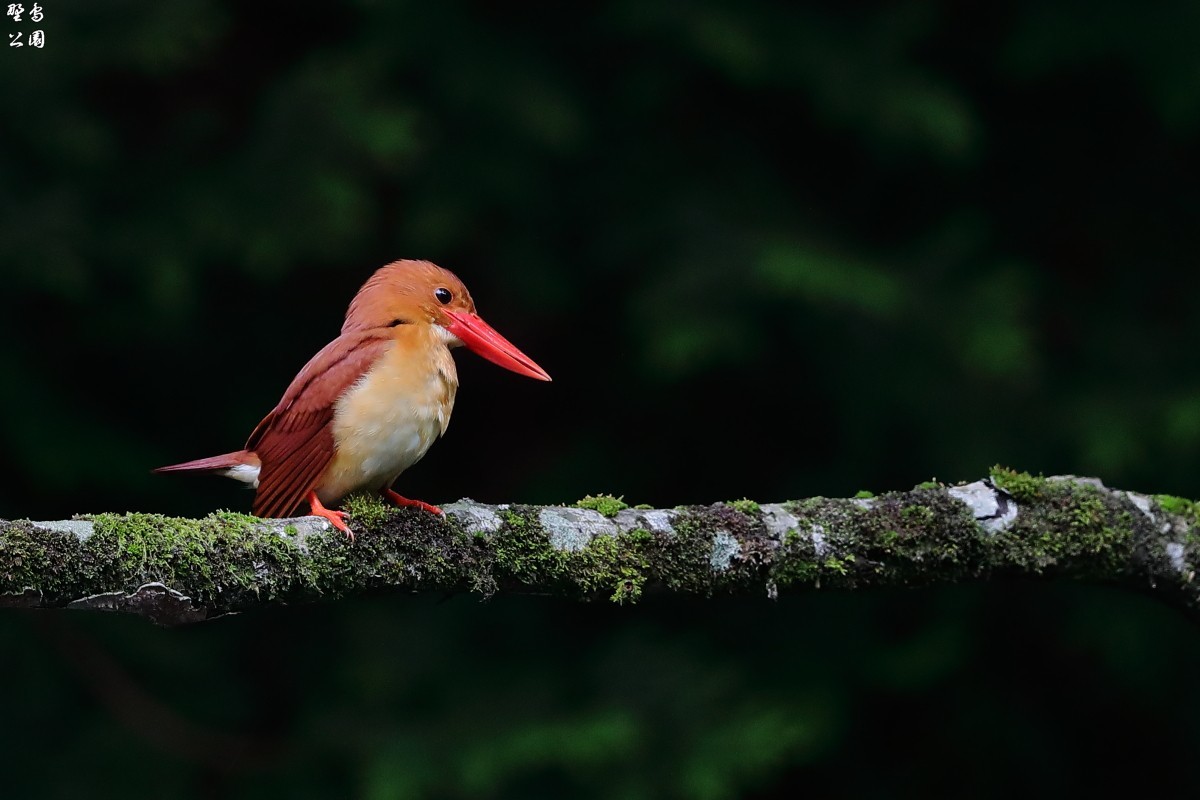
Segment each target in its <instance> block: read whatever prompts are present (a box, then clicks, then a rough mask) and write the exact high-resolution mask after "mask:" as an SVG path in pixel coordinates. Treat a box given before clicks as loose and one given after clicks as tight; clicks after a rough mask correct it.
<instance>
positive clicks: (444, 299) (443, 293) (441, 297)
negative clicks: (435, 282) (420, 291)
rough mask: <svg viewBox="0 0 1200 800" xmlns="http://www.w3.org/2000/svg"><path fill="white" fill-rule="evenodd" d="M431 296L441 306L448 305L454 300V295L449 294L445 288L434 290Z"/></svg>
mask: <svg viewBox="0 0 1200 800" xmlns="http://www.w3.org/2000/svg"><path fill="white" fill-rule="evenodd" d="M433 296H434V297H436V298H437V301H438V302H439V303H441V304H442V305H446V304H447V303H449V302H450V301H451V300H453V299H454V295H452V294H450V290H449V289H447V288H445V287H444V286H442V287H438V288H437V289H434V290H433Z"/></svg>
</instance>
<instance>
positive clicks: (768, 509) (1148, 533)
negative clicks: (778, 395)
mask: <svg viewBox="0 0 1200 800" xmlns="http://www.w3.org/2000/svg"><path fill="white" fill-rule="evenodd" d="M345 508H346V509H347V510H348V511H349V512H350V514H351V524H352V526H353V527H354V529H355V532H356V534H357V535H356V538H355V539H354V540H353V541H350V540H348V539H346V538H345V537H344V536H343V535H342V534H341V533H339V532H338V531H335V530H332V529H331V528H329V526H328V524H327V523H326V522H324V521H323V520H321V519H319V518H314V517H300V518H296V519H290V520H262V519H258V518H255V517H249V516H245V515H242V514H236V513H233V512H228V511H219V512H216V513H214V514H210V515H209V516H207V517H204V518H203V519H184V518H176V517H166V516H161V515H157V514H123V515H118V514H98V515H95V516H92V517H81V518H78V519H74V520H65V521H59V522H30V521H28V520H19V521H14V522H2V521H0V606H33V607H69V608H86V609H105V610H119V611H126V612H130V613H136V614H141V615H143V616H146V617H149V618H150V619H152V620H154V621H156V622H158V623H161V624H177V623H182V622H193V621H197V620H202V619H208V618H212V617H214V616H219V615H221V614H226V613H230V612H236V611H249V610H252V609H256V608H260V607H265V606H270V605H280V604H296V603H310V602H317V601H326V600H334V599H337V598H342V597H349V596H355V595H362V594H366V593H378V592H381V591H440V592H446V591H450V592H473V593H477V594H479V595H481V596H483V597H488V596H491V595H493V594H495V593H497V592H525V593H538V594H552V595H556V596H560V597H568V598H574V599H579V600H601V601H611V602H617V603H633V602H636V601H638V600H640V599H641V598H642V597H643V596H645V595H647V594H655V593H675V594H693V595H701V596H705V597H713V596H719V595H730V594H743V595H759V596H762V597H772V598H773V597H777V596H778V595H780V594H783V593H791V592H799V591H810V590H813V589H830V588H840V589H853V588H857V587H865V586H913V585H923V584H938V583H952V582H963V581H975V580H985V579H988V578H990V577H993V576H1041V577H1049V578H1062V579H1079V580H1090V581H1103V582H1107V583H1115V584H1122V585H1126V586H1129V587H1131V588H1136V589H1141V590H1153V591H1155V592H1157V593H1159V594H1160V595H1161V596H1163V597H1164V598H1165V599H1167V600H1169V601H1172V602H1174V603H1177V604H1180V605H1182V606H1183V607H1185V608H1186V609H1188V610H1189V611H1192V612H1195V611H1196V610H1197V608H1200V592H1198V591H1197V587H1196V585H1195V582H1194V577H1195V570H1196V564H1197V563H1198V560H1200V553H1198V548H1200V543H1198V539H1197V524H1198V520H1200V511H1198V507H1197V505H1196V504H1194V503H1192V502H1191V501H1188V500H1184V499H1182V498H1175V497H1168V496H1161V495H1160V496H1153V495H1143V494H1137V493H1132V492H1125V491H1120V490H1112V489H1108V488H1106V487H1104V486H1103V485H1102V484H1101V483H1100V482H1099V481H1097V480H1095V479H1080V478H1073V477H1070V476H1066V477H1053V478H1042V477H1034V476H1031V475H1028V474H1026V473H1018V472H1014V471H1011V470H1006V469H1001V468H996V469H993V470H992V471H991V473H990V475H989V476H988V477H987V478H986V479H983V480H979V481H975V482H973V483H969V484H962V485H958V486H947V485H944V484H940V483H935V482H926V483H923V484H921V485H919V486H917V487H914V488H913V489H911V490H908V491H895V492H887V493H883V494H879V495H872V494H871V493H868V492H860V493H859V496H856V497H854V498H848V499H837V498H823V497H814V498H809V499H805V500H795V501H789V502H783V503H760V502H756V501H753V500H749V499H745V498H743V499H741V500H734V501H730V502H727V503H714V504H712V505H707V506H685V507H679V508H673V509H652V508H646V507H634V508H630V507H628V506H627V505H626V504H625V503H624V502H623V500H622V499H620V498H613V497H609V496H595V497H593V496H590V495H589V496H588V497H586V498H584V499H583V500H582V501H580V502H579V503H578V504H577V505H575V506H528V505H498V506H497V505H487V504H483V503H475V502H472V501H470V500H463V501H460V502H457V503H452V504H450V505H448V506H445V510H446V512H447V513H446V516H445V517H435V516H433V515H430V514H428V513H426V512H423V511H419V510H414V509H394V508H391V507H389V506H385V505H383V504H382V503H381V502H380V501H378V500H377V499H375V498H373V497H366V496H357V497H352V498H349V499H348V500H347V502H346V503H345Z"/></svg>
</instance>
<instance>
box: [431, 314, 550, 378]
mask: <svg viewBox="0 0 1200 800" xmlns="http://www.w3.org/2000/svg"><path fill="white" fill-rule="evenodd" d="M446 313H447V314H449V315H450V324H449V325H447V326H446V330H448V331H450V333H452V334H454V335H455V336H457V337H458V338H459V339H461V340H462V343H463V344H465V345H466V346H467V347H468V348H469V349H470V350H471V352H473V353H477V354H478V355H481V356H483V357H484V358H486V359H487V360H488V361H491V362H492V363H493V364H498V365H500V366H502V367H504V368H505V369H510V370H512V371H513V372H515V373H517V374H518V375H525V376H526V377H529V378H537V379H538V380H539V381H548V380H550V375H549V374H548V373H547V372H546V370H544V369H542V368H541V367H539V366H538V365H537V364H535V363H534V361H533V359H532V358H530V357H529V356H527V355H525V354H524V353H522V352H521V351H520V350H518V349H517V346H516V345H514V344H513V343H512V342H510V341H509V340H508V339H505V338H504V337H503V336H501V335H500V334H499V333H497V332H496V329H495V328H493V327H492V326H491V325H488V324H487V323H486V322H484V321H483V320H482V319H480V318H479V316H478V315H477V314H471V313H469V312H466V311H446Z"/></svg>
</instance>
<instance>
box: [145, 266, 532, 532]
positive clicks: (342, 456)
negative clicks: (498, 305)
mask: <svg viewBox="0 0 1200 800" xmlns="http://www.w3.org/2000/svg"><path fill="white" fill-rule="evenodd" d="M461 345H465V346H466V347H467V348H468V349H469V350H472V351H474V352H476V353H478V354H479V355H481V356H483V357H484V358H486V359H488V360H489V361H491V362H493V363H495V364H499V365H500V366H502V367H504V368H505V369H510V370H512V371H513V372H516V373H518V374H520V375H526V376H528V377H530V378H537V379H538V380H542V381H548V380H550V376H549V375H548V374H547V373H546V371H545V370H544V369H542V368H541V367H539V366H538V365H537V364H535V363H534V362H533V360H532V359H531V358H529V356H527V355H525V354H524V353H522V352H521V351H520V350H518V349H517V348H516V346H515V345H513V344H512V343H511V342H509V341H508V340H507V339H505V338H504V337H503V336H501V335H500V334H499V333H497V332H496V330H495V329H493V328H492V326H490V325H488V324H487V323H486V322H484V321H483V320H482V319H481V318H480V317H479V315H478V314H476V313H475V304H474V302H472V300H471V295H470V294H469V293H468V292H467V287H466V286H464V285H463V283H462V281H460V280H459V279H458V278H457V277H456V276H455V275H454V273H452V272H450V271H449V270H446V269H442V268H441V267H439V266H437V265H435V264H432V263H430V262H428V261H395V262H393V263H391V264H388V265H387V266H385V267H381V268H380V269H378V270H377V271H376V272H375V274H374V275H372V276H371V277H370V278H369V279H368V280H367V282H366V283H365V284H363V286H362V288H361V289H359V290H358V293H357V294H356V295H355V296H354V299H353V300H351V301H350V308H349V309H348V310H347V312H346V321H345V323H344V324H343V325H342V332H341V335H340V336H338V337H337V338H336V339H334V340H333V341H332V342H330V343H329V344H327V345H325V347H323V348H322V349H321V351H320V352H318V353H317V354H316V355H315V356H313V357H312V359H311V360H310V361H309V362H308V363H307V364H305V365H304V369H302V370H300V374H298V375H297V376H296V377H295V379H294V380H293V381H292V383H291V385H290V386H288V388H287V391H286V392H284V393H283V399H281V400H280V401H279V404H278V405H276V406H275V408H274V409H272V410H271V412H270V413H269V414H267V416H266V417H264V418H263V421H262V422H260V423H258V426H257V427H256V428H255V429H254V431H253V432H252V433H251V434H250V438H249V439H248V440H247V441H246V447H245V449H244V450H237V451H235V452H232V453H225V454H224V455H219V456H212V457H210V458H201V459H197V460H196V461H187V462H185V463H183V464H172V465H171V466H167V467H159V468H158V469H156V470H154V471H155V472H208V473H215V474H219V475H224V476H226V477H229V478H234V479H236V480H239V481H243V482H245V483H248V484H250V485H252V486H254V487H255V489H256V492H255V495H254V513H255V514H256V515H258V516H260V517H285V516H288V515H290V514H292V513H294V512H295V511H296V508H297V507H298V506H300V505H301V504H302V503H304V502H307V503H308V504H309V506H310V507H311V509H312V513H313V514H314V515H316V516H321V517H324V518H325V519H327V520H329V521H330V522H331V523H333V526H334V527H335V528H337V529H338V530H341V531H343V532H344V533H345V534H346V535H347V536H349V537H350V538H354V534H353V533H351V531H350V528H349V527H348V526H347V525H346V522H345V519H346V516H347V515H346V512H345V511H336V510H332V509H329V508H326V504H330V505H332V504H335V503H336V502H337V501H338V500H340V499H341V498H342V497H344V496H346V495H347V494H349V493H350V492H353V491H355V490H358V489H369V490H372V491H378V492H382V493H383V495H384V496H385V497H387V498H388V499H389V500H391V501H392V502H394V503H396V504H397V505H400V506H417V507H419V508H422V509H425V510H426V511H430V512H433V513H436V514H440V513H441V509H439V508H438V507H437V506H433V505H430V504H429V503H424V502H422V501H420V500H410V499H408V498H406V497H402V496H401V495H399V494H397V493H396V492H394V491H392V489H391V485H392V483H393V482H394V481H395V480H396V478H398V477H399V476H400V473H402V472H403V471H404V470H406V469H408V468H409V467H411V466H412V465H413V464H415V463H417V462H418V461H419V460H420V459H421V457H422V456H423V455H425V451H427V450H428V449H429V446H430V445H431V444H433V442H434V440H435V439H437V438H438V437H439V436H441V435H442V434H443V433H445V432H446V426H447V425H449V424H450V412H451V410H452V409H453V408H454V395H455V393H456V392H457V390H458V373H457V371H456V370H455V368H454V358H453V357H452V356H451V354H450V350H451V349H452V348H455V347H459V346H461Z"/></svg>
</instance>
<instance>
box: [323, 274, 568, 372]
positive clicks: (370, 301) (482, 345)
mask: <svg viewBox="0 0 1200 800" xmlns="http://www.w3.org/2000/svg"><path fill="white" fill-rule="evenodd" d="M400 325H432V326H433V329H434V331H436V332H437V334H438V335H439V336H440V337H441V339H442V341H443V342H445V344H446V345H447V346H448V347H458V346H459V345H466V347H467V349H468V350H471V351H472V352H474V353H477V354H478V355H481V356H483V357H484V358H486V359H487V360H488V361H491V362H492V363H494V364H498V365H500V366H502V367H504V368H505V369H510V370H512V371H513V372H516V373H518V374H520V375H525V376H527V377H530V378H537V379H538V380H542V381H548V380H550V375H549V374H547V372H546V371H545V370H544V369H542V368H541V367H539V366H538V365H537V364H536V363H534V361H533V359H531V358H530V357H529V356H527V355H525V354H524V353H522V352H521V351H520V350H518V349H517V347H516V345H514V344H513V343H512V342H510V341H508V340H507V339H505V338H504V337H503V336H501V335H500V334H499V333H497V332H496V330H495V329H494V328H493V327H492V326H491V325H488V324H487V323H486V322H484V321H483V320H482V319H481V318H480V316H479V315H478V314H477V313H475V303H474V301H473V300H471V293H470V292H468V291H467V287H466V286H464V285H463V282H462V281H460V280H459V279H458V276H457V275H455V274H454V273H453V272H451V271H450V270H448V269H442V268H441V267H439V266H437V265H436V264H433V263H431V262H429V261H408V260H406V261H393V262H392V263H391V264H388V265H387V266H385V267H380V268H379V269H378V270H376V271H375V274H374V275H372V276H371V277H370V278H368V279H367V282H366V283H364V284H363V286H362V288H361V289H359V290H358V294H356V295H355V296H354V299H353V300H351V301H350V308H349V310H348V311H347V312H346V322H345V324H343V325H342V333H348V332H350V331H355V330H366V329H369V328H384V327H397V326H400Z"/></svg>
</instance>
